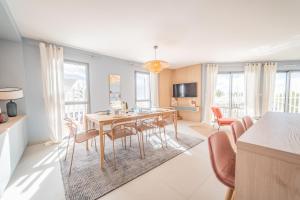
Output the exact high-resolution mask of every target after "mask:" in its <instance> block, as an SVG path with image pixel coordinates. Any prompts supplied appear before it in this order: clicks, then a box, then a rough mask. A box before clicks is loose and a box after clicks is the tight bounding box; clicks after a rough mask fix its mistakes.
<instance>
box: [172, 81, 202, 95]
mask: <svg viewBox="0 0 300 200" xmlns="http://www.w3.org/2000/svg"><path fill="white" fill-rule="evenodd" d="M173 97H178V98H180V97H197V83H180V84H173Z"/></svg>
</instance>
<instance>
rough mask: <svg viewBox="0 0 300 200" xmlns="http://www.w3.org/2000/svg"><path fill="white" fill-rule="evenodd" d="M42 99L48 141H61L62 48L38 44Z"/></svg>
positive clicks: (62, 105) (62, 116)
mask: <svg viewBox="0 0 300 200" xmlns="http://www.w3.org/2000/svg"><path fill="white" fill-rule="evenodd" d="M39 46H40V56H41V68H42V80H43V83H42V84H43V98H44V103H45V110H46V115H47V120H48V126H49V130H50V139H51V140H52V141H53V142H55V143H57V142H60V141H61V140H62V133H63V118H64V95H63V94H64V88H63V61H64V58H63V48H61V47H56V46H55V45H52V44H45V43H42V42H41V43H40V45H39Z"/></svg>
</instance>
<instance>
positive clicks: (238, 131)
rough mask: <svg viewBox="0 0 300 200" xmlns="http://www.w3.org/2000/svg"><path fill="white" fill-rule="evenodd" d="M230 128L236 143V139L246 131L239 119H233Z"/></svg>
mask: <svg viewBox="0 0 300 200" xmlns="http://www.w3.org/2000/svg"><path fill="white" fill-rule="evenodd" d="M230 126H231V130H232V134H233V138H234V142H235V143H236V141H237V139H238V138H239V137H241V135H243V133H244V132H245V131H246V130H245V128H244V126H243V124H242V122H240V121H234V122H233V123H232V124H231V125H230Z"/></svg>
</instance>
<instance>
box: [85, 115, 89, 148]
mask: <svg viewBox="0 0 300 200" xmlns="http://www.w3.org/2000/svg"><path fill="white" fill-rule="evenodd" d="M88 130H89V127H88V118H87V117H86V116H85V132H86V133H87V132H88ZM85 144H86V145H85V147H86V150H87V151H88V150H89V141H88V140H87V141H86V143H85Z"/></svg>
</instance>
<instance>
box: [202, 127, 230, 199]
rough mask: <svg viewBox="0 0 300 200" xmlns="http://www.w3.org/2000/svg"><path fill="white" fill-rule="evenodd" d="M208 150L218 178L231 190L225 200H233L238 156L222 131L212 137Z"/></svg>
mask: <svg viewBox="0 0 300 200" xmlns="http://www.w3.org/2000/svg"><path fill="white" fill-rule="evenodd" d="M208 149H209V154H210V160H211V164H212V167H213V171H214V172H215V175H216V177H217V178H218V179H219V181H220V182H221V183H223V184H224V185H226V186H227V187H228V188H229V189H228V191H227V194H226V197H225V200H233V198H234V194H233V193H234V187H235V186H234V179H235V159H236V155H235V152H234V150H233V148H232V146H231V144H230V141H229V139H228V136H227V135H226V133H225V132H223V131H221V132H216V133H214V134H213V135H211V136H210V137H209V138H208Z"/></svg>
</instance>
